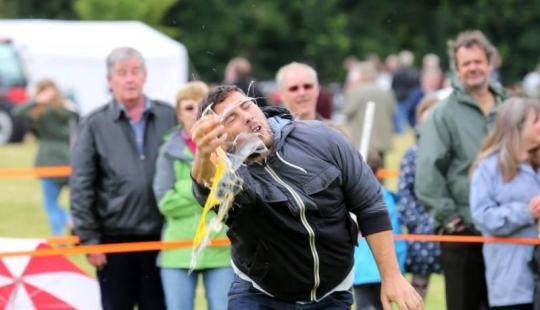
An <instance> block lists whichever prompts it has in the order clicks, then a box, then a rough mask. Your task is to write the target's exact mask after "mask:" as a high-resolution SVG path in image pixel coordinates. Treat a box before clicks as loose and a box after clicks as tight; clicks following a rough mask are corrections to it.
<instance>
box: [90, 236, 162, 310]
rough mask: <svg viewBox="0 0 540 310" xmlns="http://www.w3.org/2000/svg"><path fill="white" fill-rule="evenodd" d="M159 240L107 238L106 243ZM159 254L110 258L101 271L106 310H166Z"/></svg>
mask: <svg viewBox="0 0 540 310" xmlns="http://www.w3.org/2000/svg"><path fill="white" fill-rule="evenodd" d="M159 239H160V238H159V236H155V237H139V236H105V237H103V238H102V242H103V243H123V242H144V241H157V240H159ZM157 254H158V251H146V252H128V253H113V254H107V264H106V265H105V267H104V268H103V269H101V270H98V271H97V277H98V281H99V287H100V290H101V304H102V306H103V310H133V308H134V307H135V305H138V309H139V310H154V309H156V310H161V309H165V295H164V294H163V287H162V285H161V276H160V272H159V268H158V267H157V265H156V258H157Z"/></svg>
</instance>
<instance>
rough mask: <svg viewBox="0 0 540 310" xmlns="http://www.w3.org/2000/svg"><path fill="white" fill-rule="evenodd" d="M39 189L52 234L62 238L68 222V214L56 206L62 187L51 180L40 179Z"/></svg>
mask: <svg viewBox="0 0 540 310" xmlns="http://www.w3.org/2000/svg"><path fill="white" fill-rule="evenodd" d="M41 187H42V188H43V196H44V205H45V211H46V213H47V219H48V220H49V225H50V226H51V230H52V233H53V235H54V236H62V235H63V234H64V228H65V227H66V224H67V223H68V221H69V213H68V212H67V211H66V210H65V209H63V208H62V207H61V206H60V205H59V204H58V196H60V190H61V189H62V187H60V186H59V185H58V184H56V183H54V181H53V180H51V179H41Z"/></svg>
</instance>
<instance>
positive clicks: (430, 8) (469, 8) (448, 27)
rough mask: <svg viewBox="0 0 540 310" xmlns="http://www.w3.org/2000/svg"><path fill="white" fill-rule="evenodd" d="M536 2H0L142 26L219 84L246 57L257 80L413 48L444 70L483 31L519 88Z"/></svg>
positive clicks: (532, 40) (533, 51)
mask: <svg viewBox="0 0 540 310" xmlns="http://www.w3.org/2000/svg"><path fill="white" fill-rule="evenodd" d="M539 5H540V0H530V1H525V0H499V1H493V0H467V1H466V0H441V1H432V0H415V1H412V0H409V1H400V2H396V1H390V0H362V1H357V0H256V1H254V0H250V1H246V0H237V1H235V2H232V1H221V0H138V1H132V0H76V1H74V2H73V1H72V0H48V1H40V0H17V1H13V0H0V14H1V16H3V17H4V18H52V19H77V18H79V19H83V20H133V19H136V20H141V21H143V22H145V23H147V24H149V25H151V26H153V27H156V28H157V29H159V30H161V31H163V32H165V33H166V34H168V35H169V36H171V37H173V38H174V39H177V40H179V41H180V42H182V43H183V44H185V45H186V47H187V49H188V51H189V55H190V61H191V63H192V65H193V67H194V68H195V69H196V71H197V72H198V73H199V75H200V77H201V78H202V79H204V80H205V81H209V82H219V81H221V80H222V79H223V71H224V68H225V66H226V64H227V62H228V60H229V59H231V58H232V57H235V56H240V55H241V56H246V57H248V58H249V59H250V60H251V61H252V63H253V69H254V75H255V76H256V77H257V78H259V79H273V78H274V74H275V72H276V71H277V69H278V68H279V67H280V66H282V65H283V64H285V63H288V62H291V61H303V62H308V63H310V64H312V65H313V66H315V67H316V68H317V70H318V72H319V75H320V79H321V80H322V81H323V82H329V81H335V80H342V79H343V78H344V70H343V68H342V61H343V59H344V58H345V57H346V56H347V55H356V56H357V57H365V56H366V55H367V54H369V53H378V54H379V55H380V56H381V57H385V56H386V55H388V54H390V53H396V52H399V51H400V50H402V49H409V50H411V51H413V52H414V53H415V55H416V59H417V61H416V63H417V64H419V62H420V59H421V57H422V56H423V55H424V54H426V53H428V52H433V53H436V54H438V55H439V56H441V58H442V60H443V65H447V64H448V60H447V55H446V48H447V46H446V44H447V41H448V40H449V39H452V38H455V37H456V35H457V34H458V33H459V32H461V31H463V30H468V29H479V30H481V31H483V32H484V33H485V34H486V35H487V36H488V38H489V39H490V40H491V41H492V43H493V44H494V45H495V46H496V47H497V48H498V49H499V51H500V53H501V55H502V56H503V59H504V64H503V67H502V71H503V76H504V79H505V82H506V83H507V84H509V83H513V82H515V81H517V80H519V79H521V78H522V76H523V75H524V74H525V73H526V72H528V71H530V70H532V69H533V68H534V67H535V65H536V63H537V62H538V61H540V55H539V53H538V51H539V50H540V41H539V40H537V38H538V37H540V27H535V26H536V24H535V21H538V20H540V10H536V9H534V8H535V7H538V6H539Z"/></svg>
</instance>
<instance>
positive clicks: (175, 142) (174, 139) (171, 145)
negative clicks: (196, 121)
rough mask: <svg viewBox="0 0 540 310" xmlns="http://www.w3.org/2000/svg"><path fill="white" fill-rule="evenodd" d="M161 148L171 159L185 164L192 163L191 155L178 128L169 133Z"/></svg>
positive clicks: (180, 128)
mask: <svg viewBox="0 0 540 310" xmlns="http://www.w3.org/2000/svg"><path fill="white" fill-rule="evenodd" d="M163 148H164V150H163V151H164V152H165V153H166V154H168V155H169V156H171V157H173V158H176V159H180V160H182V161H187V162H191V161H193V154H191V151H190V150H189V148H188V146H187V143H186V141H185V140H184V137H183V135H182V127H180V126H177V127H175V129H174V131H173V132H171V133H170V135H169V136H168V138H167V141H166V142H165V144H164V145H163Z"/></svg>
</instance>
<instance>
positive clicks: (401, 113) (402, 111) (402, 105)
mask: <svg viewBox="0 0 540 310" xmlns="http://www.w3.org/2000/svg"><path fill="white" fill-rule="evenodd" d="M408 113H409V102H408V101H406V100H405V101H403V102H398V104H397V107H396V112H395V114H394V131H395V132H396V133H397V134H402V133H404V132H405V129H406V128H407V121H408V116H407V114H408Z"/></svg>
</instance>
